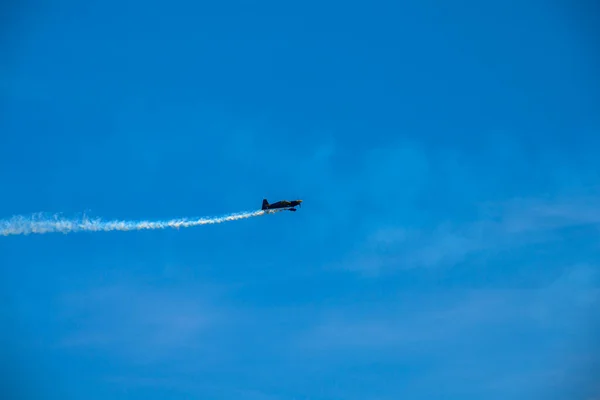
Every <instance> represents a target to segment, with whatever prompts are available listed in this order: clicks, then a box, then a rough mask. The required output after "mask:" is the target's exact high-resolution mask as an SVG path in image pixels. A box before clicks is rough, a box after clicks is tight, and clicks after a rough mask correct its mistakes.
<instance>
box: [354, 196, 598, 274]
mask: <svg viewBox="0 0 600 400" xmlns="http://www.w3.org/2000/svg"><path fill="white" fill-rule="evenodd" d="M599 204H600V198H598V197H576V198H567V199H564V198H563V199H518V200H513V201H508V202H505V203H503V204H499V205H498V204H496V205H491V204H487V205H484V206H481V207H480V208H479V213H478V215H479V218H480V219H478V220H475V221H470V222H469V221H467V222H451V221H447V222H442V223H440V224H439V225H438V226H437V227H435V228H433V229H423V230H417V229H414V228H403V227H401V226H399V227H398V226H396V227H395V226H385V227H382V228H379V229H376V230H374V231H372V232H371V233H370V234H369V236H367V237H366V238H365V240H364V242H363V244H362V246H361V247H360V248H359V249H357V250H356V251H355V252H353V253H352V254H351V255H350V258H349V259H348V260H346V261H344V262H343V267H344V268H348V269H353V270H359V271H360V270H363V271H365V272H370V273H377V272H381V271H385V270H387V269H398V268H401V269H405V268H416V267H434V266H448V265H452V264H456V263H459V262H461V261H463V260H465V258H467V257H468V256H470V255H474V254H481V253H483V252H486V251H487V252H499V251H507V250H509V249H514V248H518V247H521V246H525V245H530V244H534V243H547V242H552V241H555V240H560V239H561V238H562V237H563V236H562V233H563V230H566V229H569V228H588V227H590V226H592V227H594V228H595V229H598V228H600V206H599ZM597 243H598V244H599V245H600V241H598V240H597Z"/></svg>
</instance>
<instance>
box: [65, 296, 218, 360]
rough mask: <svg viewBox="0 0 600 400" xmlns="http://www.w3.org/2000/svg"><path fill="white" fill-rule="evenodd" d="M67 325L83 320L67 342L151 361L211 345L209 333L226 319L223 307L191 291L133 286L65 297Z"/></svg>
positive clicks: (75, 327) (72, 330) (68, 337)
mask: <svg viewBox="0 0 600 400" xmlns="http://www.w3.org/2000/svg"><path fill="white" fill-rule="evenodd" d="M62 310H63V312H62V314H61V315H62V319H61V321H62V324H64V325H65V327H66V326H68V325H69V321H77V322H76V324H75V325H72V326H71V327H70V328H69V329H68V330H67V332H68V333H67V334H66V335H65V336H64V337H63V339H62V340H61V346H64V347H78V348H87V349H102V350H104V351H109V352H112V354H114V355H117V356H119V355H120V356H128V357H130V359H131V360H138V361H139V362H150V361H154V360H160V359H163V358H165V357H166V358H171V357H177V356H180V355H181V353H182V352H185V351H190V350H197V349H200V348H205V347H207V346H208V345H207V344H206V343H205V341H204V340H203V338H204V335H205V334H206V333H207V332H210V331H211V330H212V329H214V328H215V326H218V325H219V324H220V323H222V322H223V321H224V316H223V315H222V310H218V309H217V308H216V307H214V306H212V305H211V304H210V303H209V302H208V301H207V299H206V298H205V297H204V296H203V295H201V294H200V295H198V294H196V295H194V294H190V293H189V291H182V292H178V291H176V290H168V289H158V288H151V287H150V288H149V287H140V286H137V287H136V286H131V285H125V284H121V285H112V286H107V287H100V288H94V289H91V290H86V291H82V292H77V293H71V294H69V295H67V296H64V297H63V302H62Z"/></svg>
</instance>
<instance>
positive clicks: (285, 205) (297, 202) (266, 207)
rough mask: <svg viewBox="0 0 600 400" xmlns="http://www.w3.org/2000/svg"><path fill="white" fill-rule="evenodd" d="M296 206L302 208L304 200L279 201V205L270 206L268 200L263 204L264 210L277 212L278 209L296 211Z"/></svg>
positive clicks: (264, 200)
mask: <svg viewBox="0 0 600 400" xmlns="http://www.w3.org/2000/svg"><path fill="white" fill-rule="evenodd" d="M296 206H300V207H302V200H292V201H288V200H281V201H278V202H277V203H273V204H269V202H268V201H267V199H263V202H262V209H263V210H276V209H282V208H283V209H287V210H290V211H296V209H295V208H294V207H296Z"/></svg>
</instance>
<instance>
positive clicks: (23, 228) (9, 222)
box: [0, 210, 283, 236]
mask: <svg viewBox="0 0 600 400" xmlns="http://www.w3.org/2000/svg"><path fill="white" fill-rule="evenodd" d="M278 211H283V210H269V211H264V210H258V211H246V212H241V213H236V214H229V215H224V216H221V217H204V218H193V219H188V218H182V219H171V220H166V221H102V220H101V219H100V218H96V219H89V218H88V217H87V216H85V215H84V216H83V217H81V218H61V217H59V216H56V215H55V216H53V217H44V216H43V215H42V214H36V215H32V216H30V217H24V216H15V217H12V218H10V219H6V220H0V235H2V236H9V235H29V234H44V233H52V232H60V233H64V234H67V233H71V232H82V231H91V232H101V231H102V232H108V231H140V230H149V229H167V228H175V229H179V228H191V227H194V226H200V225H208V224H220V223H222V222H229V221H237V220H240V219H247V218H253V217H259V216H262V215H266V214H271V213H273V212H278Z"/></svg>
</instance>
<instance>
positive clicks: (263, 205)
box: [262, 199, 269, 210]
mask: <svg viewBox="0 0 600 400" xmlns="http://www.w3.org/2000/svg"><path fill="white" fill-rule="evenodd" d="M268 208H269V202H268V201H267V199H263V202H262V209H263V210H266V209H268Z"/></svg>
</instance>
